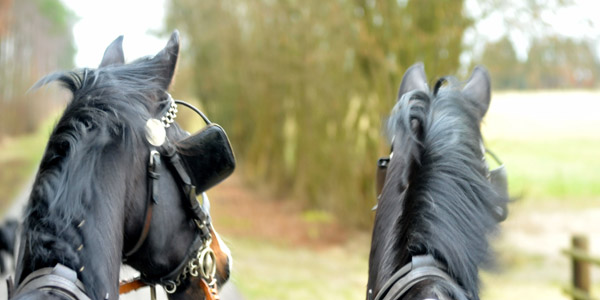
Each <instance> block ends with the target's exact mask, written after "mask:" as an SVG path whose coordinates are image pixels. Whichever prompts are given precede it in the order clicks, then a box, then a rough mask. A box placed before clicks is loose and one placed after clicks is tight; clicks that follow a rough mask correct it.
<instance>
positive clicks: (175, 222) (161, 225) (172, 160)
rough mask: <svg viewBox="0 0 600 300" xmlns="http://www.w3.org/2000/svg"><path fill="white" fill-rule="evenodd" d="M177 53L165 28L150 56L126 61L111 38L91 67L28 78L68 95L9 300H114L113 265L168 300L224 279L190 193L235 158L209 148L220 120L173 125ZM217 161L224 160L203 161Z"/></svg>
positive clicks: (206, 223)
mask: <svg viewBox="0 0 600 300" xmlns="http://www.w3.org/2000/svg"><path fill="white" fill-rule="evenodd" d="M178 55H179V34H178V32H174V33H173V34H172V35H171V37H170V39H169V41H168V43H167V45H166V47H165V48H164V49H162V50H161V51H160V52H159V53H158V54H156V55H155V56H153V57H147V58H142V59H139V60H136V61H134V62H132V63H129V64H125V63H124V55H123V50H122V37H119V38H117V39H116V40H115V41H114V42H113V43H112V44H111V45H109V47H108V48H107V49H106V52H105V54H104V57H103V59H102V62H101V64H100V66H99V68H97V69H82V70H76V71H73V72H61V73H55V74H52V75H49V76H47V77H46V78H44V79H42V80H41V81H40V83H39V84H38V85H37V86H41V85H44V84H46V83H49V82H51V81H58V82H60V83H62V84H63V85H64V86H66V87H67V88H68V89H69V90H70V91H71V92H72V93H73V99H72V101H71V102H70V103H69V105H68V106H67V107H66V109H65V111H64V114H63V115H62V117H61V118H60V120H59V121H58V123H57V124H56V126H55V128H54V130H53V132H52V134H51V136H50V139H49V142H48V144H47V147H46V150H45V154H44V156H43V158H42V161H41V164H40V166H39V171H38V173H37V176H36V179H35V183H34V185H33V189H32V192H31V196H30V198H29V202H28V205H27V207H26V211H25V215H24V222H23V226H24V227H23V233H22V236H21V244H20V248H19V253H18V259H17V266H16V274H15V286H14V288H13V289H12V297H13V298H14V299H118V297H119V270H120V266H121V263H122V262H125V263H126V264H128V265H131V266H132V267H134V268H135V269H137V270H138V271H140V273H141V276H142V278H141V282H143V283H144V284H148V285H154V284H158V285H163V286H164V287H165V289H166V290H168V292H169V297H170V298H171V299H192V298H193V299H204V297H205V295H207V293H206V290H207V289H209V290H211V292H214V288H215V283H216V284H218V285H221V284H223V283H224V282H225V281H226V280H227V279H228V277H229V268H230V262H231V258H230V254H229V250H228V249H227V247H226V246H225V245H224V244H223V243H222V242H221V240H220V239H219V237H218V235H217V234H216V232H215V231H214V230H213V227H212V226H211V224H210V216H209V214H208V208H209V207H208V199H206V198H205V195H204V194H203V193H202V196H203V197H202V199H201V201H198V200H197V199H196V196H197V195H199V194H201V192H203V191H204V190H205V189H206V188H208V187H210V186H212V185H214V184H216V183H218V182H219V181H220V180H222V179H224V178H225V177H226V176H228V175H229V174H230V173H231V172H232V171H233V166H234V165H233V163H234V161H231V158H232V154H233V153H232V152H231V149H230V148H228V144H227V145H225V146H222V145H221V146H222V147H221V148H219V147H213V146H214V144H215V143H225V142H228V141H227V140H226V136H225V135H224V132H220V131H219V130H220V127H218V126H217V125H214V124H211V126H208V127H207V128H208V129H207V130H203V131H201V132H200V133H199V134H196V135H192V136H190V135H189V133H187V132H185V131H184V130H182V129H181V128H180V127H179V126H178V125H177V124H176V123H174V118H175V117H176V113H177V105H176V103H175V101H174V100H173V99H172V98H171V96H170V95H169V94H168V93H167V90H168V88H169V85H170V84H171V81H172V79H173V76H174V72H175V67H176V64H177V59H178ZM202 117H204V115H202ZM204 118H205V117H204ZM213 138H216V139H220V140H218V141H214V140H210V139H213ZM223 149H224V150H223ZM213 150H215V151H217V150H219V152H218V153H213V152H212V151H213ZM221 150H222V151H229V153H223V152H221ZM186 151H187V152H186ZM194 151H196V152H197V151H201V152H202V151H204V153H196V152H194ZM215 157H216V158H218V159H222V158H224V157H225V158H226V159H224V160H222V161H216V162H215V161H211V162H209V163H208V164H204V165H202V163H203V162H204V161H203V159H205V158H215ZM194 158H197V159H198V160H194ZM227 159H229V160H227ZM223 164H225V165H226V166H223ZM195 166H202V167H204V168H203V169H195V168H194V167H195ZM211 249H212V251H210V250H211ZM215 265H216V266H215ZM215 269H216V271H215ZM199 273H201V274H203V275H206V274H208V276H209V277H210V278H209V279H210V280H212V281H213V282H208V283H207V282H205V279H206V278H204V276H198V274H199ZM138 284H141V283H139V282H138Z"/></svg>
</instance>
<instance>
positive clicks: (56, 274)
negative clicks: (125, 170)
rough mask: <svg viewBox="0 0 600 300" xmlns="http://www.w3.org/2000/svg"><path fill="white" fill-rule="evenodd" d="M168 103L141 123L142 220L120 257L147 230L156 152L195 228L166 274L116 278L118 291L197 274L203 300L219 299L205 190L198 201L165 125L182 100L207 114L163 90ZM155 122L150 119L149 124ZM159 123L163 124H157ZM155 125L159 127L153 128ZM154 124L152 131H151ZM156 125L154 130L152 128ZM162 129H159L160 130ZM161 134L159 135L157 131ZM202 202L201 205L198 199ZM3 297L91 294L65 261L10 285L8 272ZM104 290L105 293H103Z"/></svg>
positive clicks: (168, 285) (154, 197)
mask: <svg viewBox="0 0 600 300" xmlns="http://www.w3.org/2000/svg"><path fill="white" fill-rule="evenodd" d="M167 96H168V100H169V106H168V107H167V109H166V112H164V113H163V115H162V117H161V121H158V120H156V119H150V120H149V122H148V123H147V126H146V130H147V132H146V138H147V140H148V142H149V143H150V145H151V149H150V155H149V163H148V193H147V195H148V196H147V200H146V209H145V213H144V225H143V227H142V230H141V232H140V235H139V237H138V239H137V242H136V243H135V244H134V246H133V247H132V248H131V249H129V250H127V251H126V252H125V253H124V256H123V257H124V259H123V261H124V262H126V261H127V258H130V257H131V256H132V255H134V254H135V253H136V252H137V251H138V250H139V249H140V248H141V246H142V245H143V244H144V242H145V240H146V238H147V237H148V233H149V231H150V224H151V221H152V213H153V208H154V204H156V203H158V179H159V178H160V173H159V170H160V167H161V164H162V162H161V157H163V158H166V161H167V163H168V164H169V165H170V167H171V168H168V169H170V170H174V171H172V173H174V174H173V175H174V176H175V177H176V179H177V181H178V182H179V187H180V189H181V191H182V193H183V195H184V197H183V200H184V202H185V205H186V208H187V210H188V211H189V212H190V215H191V216H192V219H193V221H194V223H195V224H196V228H197V231H198V234H197V235H196V237H195V239H194V241H193V242H192V243H191V245H190V247H189V248H188V249H189V250H188V253H187V255H186V256H185V257H184V259H183V260H182V261H181V263H179V265H178V266H177V267H176V268H175V269H173V270H172V271H171V272H169V273H168V274H166V275H163V276H160V277H158V278H151V277H148V276H145V275H144V274H141V276H140V277H138V278H135V279H133V280H130V281H127V282H121V283H120V287H119V293H120V294H124V293H127V292H131V291H133V290H137V289H139V288H142V287H146V286H149V287H151V299H153V300H154V299H155V297H156V291H155V285H157V284H158V285H161V286H163V287H164V289H165V291H166V292H167V293H169V294H172V293H175V291H176V290H177V287H178V286H179V285H180V284H181V283H182V282H183V281H184V280H186V279H187V278H188V277H200V285H201V288H202V290H203V292H204V294H205V298H206V299H207V300H218V299H219V296H218V291H217V282H216V278H215V275H216V257H215V253H214V252H213V251H212V249H211V248H210V244H211V242H212V236H211V226H212V225H211V222H210V215H209V212H208V211H206V210H205V209H204V207H203V205H204V204H205V203H206V204H207V202H208V199H207V198H206V194H205V193H202V201H201V203H200V202H199V201H198V200H197V198H196V187H195V186H194V184H193V183H192V179H191V177H190V174H188V172H187V170H186V168H185V166H184V162H183V160H182V158H181V157H180V155H179V154H178V153H177V151H176V148H175V146H174V145H173V144H172V142H170V141H169V140H168V139H167V138H166V133H165V131H164V130H165V129H166V128H168V127H169V126H170V124H171V123H173V122H174V119H175V117H176V114H177V104H182V105H184V106H187V107H189V108H191V109H192V110H194V111H196V112H197V113H198V114H199V115H200V116H201V117H202V118H203V119H204V121H205V122H206V123H207V124H211V122H210V121H209V120H208V118H207V117H206V116H205V115H204V114H203V113H202V112H201V111H200V110H198V109H197V108H195V107H194V106H193V105H191V104H189V103H186V102H184V101H181V100H173V98H172V97H171V95H169V94H168V93H167ZM148 124H154V125H148ZM157 124H160V126H162V127H157V126H156V125H157ZM157 128H160V129H157ZM153 130H154V131H153ZM156 130H158V131H156ZM161 130H162V131H161ZM161 135H162V136H161ZM201 204H202V205H201ZM7 283H8V299H11V298H13V297H15V296H17V295H19V294H23V293H26V292H28V291H31V290H35V289H37V290H52V291H53V292H55V293H58V294H61V295H62V296H64V297H65V298H67V299H70V300H90V297H89V296H88V295H87V294H86V291H85V287H84V285H83V283H82V282H81V281H80V280H79V279H78V278H77V272H76V271H75V270H72V269H70V268H68V267H66V266H64V265H61V264H57V265H56V266H55V267H53V268H42V269H39V270H36V271H34V272H32V273H31V274H29V275H28V276H27V277H26V278H25V279H24V280H23V282H22V283H21V284H19V286H18V287H17V288H16V290H15V289H14V286H13V284H12V280H11V279H10V278H9V279H8V280H7ZM107 296H108V295H107Z"/></svg>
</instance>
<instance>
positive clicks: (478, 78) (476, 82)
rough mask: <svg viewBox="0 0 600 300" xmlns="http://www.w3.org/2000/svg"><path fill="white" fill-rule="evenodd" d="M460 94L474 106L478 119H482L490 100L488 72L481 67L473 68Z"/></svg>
mask: <svg viewBox="0 0 600 300" xmlns="http://www.w3.org/2000/svg"><path fill="white" fill-rule="evenodd" d="M462 93H463V95H464V96H465V98H467V99H468V100H469V101H471V102H472V103H473V104H474V105H475V107H476V108H477V113H478V114H479V118H480V119H483V116H485V113H486V112H487V110H488V108H489V106H490V100H491V98H492V84H491V80H490V74H489V73H488V71H487V70H486V69H485V68H484V67H482V66H477V67H475V69H473V74H471V77H470V78H469V80H467V83H466V84H465V87H464V88H463V90H462Z"/></svg>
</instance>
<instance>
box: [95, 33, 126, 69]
mask: <svg viewBox="0 0 600 300" xmlns="http://www.w3.org/2000/svg"><path fill="white" fill-rule="evenodd" d="M124 63H125V55H124V54H123V36H122V35H121V36H119V37H118V38H117V39H116V40H114V41H113V42H112V43H110V45H108V47H106V50H104V56H103V57H102V62H101V63H100V66H99V68H102V67H106V66H111V65H114V66H118V65H122V64H124Z"/></svg>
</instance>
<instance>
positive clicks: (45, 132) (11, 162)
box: [0, 117, 56, 216]
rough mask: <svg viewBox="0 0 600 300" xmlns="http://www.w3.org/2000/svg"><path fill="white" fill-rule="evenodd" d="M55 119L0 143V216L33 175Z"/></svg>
mask: <svg viewBox="0 0 600 300" xmlns="http://www.w3.org/2000/svg"><path fill="white" fill-rule="evenodd" d="M55 120H56V118H55V117H52V118H48V119H47V120H46V121H45V122H43V123H42V124H41V125H40V126H39V128H37V130H36V131H35V132H33V133H30V134H26V135H22V136H19V137H17V138H13V139H10V140H6V141H4V142H2V143H0V169H1V170H3V171H2V172H0V216H2V215H4V213H5V210H6V209H7V208H8V207H9V206H10V205H11V204H12V202H11V201H13V200H14V198H15V196H16V195H17V193H19V192H21V190H22V189H23V185H24V184H26V182H27V180H28V179H29V178H30V177H31V176H32V175H33V172H34V171H35V169H36V167H37V165H38V164H39V162H40V160H41V158H42V154H43V152H44V148H45V144H46V142H47V141H48V137H49V135H50V132H51V131H52V127H53V125H54V123H55Z"/></svg>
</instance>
